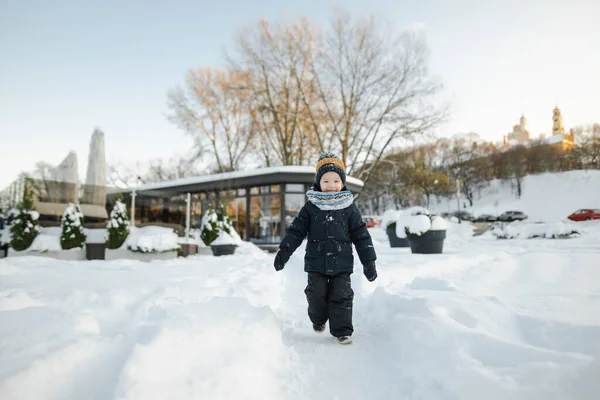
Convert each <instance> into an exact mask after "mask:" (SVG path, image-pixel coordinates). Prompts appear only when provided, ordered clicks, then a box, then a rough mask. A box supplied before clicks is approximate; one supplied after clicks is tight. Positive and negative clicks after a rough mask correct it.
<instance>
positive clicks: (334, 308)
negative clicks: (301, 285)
mask: <svg viewBox="0 0 600 400" xmlns="http://www.w3.org/2000/svg"><path fill="white" fill-rule="evenodd" d="M304 293H306V300H308V316H309V318H310V320H311V322H312V323H313V324H315V325H323V324H325V322H327V320H328V319H329V332H331V334H332V335H333V336H350V335H352V332H354V328H353V326H352V301H353V300H354V292H353V291H352V286H351V285H350V274H342V275H336V276H327V275H323V274H319V273H317V272H309V273H308V285H307V286H306V289H305V290H304Z"/></svg>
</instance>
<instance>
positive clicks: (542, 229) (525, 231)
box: [491, 222, 582, 239]
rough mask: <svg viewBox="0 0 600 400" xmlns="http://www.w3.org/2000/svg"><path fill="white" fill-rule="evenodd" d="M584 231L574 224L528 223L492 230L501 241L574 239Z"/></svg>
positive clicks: (513, 224)
mask: <svg viewBox="0 0 600 400" xmlns="http://www.w3.org/2000/svg"><path fill="white" fill-rule="evenodd" d="M581 233H582V229H581V228H578V227H577V226H575V225H574V224H572V223H565V222H550V223H537V224H536V223H528V222H515V223H512V224H507V225H504V226H500V227H495V228H493V229H492V230H491V234H492V235H494V236H496V237H497V238H501V239H516V238H522V239H532V238H545V239H558V238H566V237H572V236H573V235H577V234H581Z"/></svg>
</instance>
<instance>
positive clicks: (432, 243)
mask: <svg viewBox="0 0 600 400" xmlns="http://www.w3.org/2000/svg"><path fill="white" fill-rule="evenodd" d="M447 229H448V224H447V222H446V220H444V219H443V218H442V217H440V216H437V215H435V216H432V215H431V213H430V212H429V211H428V210H427V209H425V208H423V207H413V208H411V209H408V210H405V211H404V213H402V215H401V216H400V218H399V219H398V220H397V221H396V234H397V235H398V236H399V237H400V236H403V237H406V238H407V239H408V242H409V244H410V250H411V252H412V253H415V254H441V253H442V252H443V249H444V239H446V230H447Z"/></svg>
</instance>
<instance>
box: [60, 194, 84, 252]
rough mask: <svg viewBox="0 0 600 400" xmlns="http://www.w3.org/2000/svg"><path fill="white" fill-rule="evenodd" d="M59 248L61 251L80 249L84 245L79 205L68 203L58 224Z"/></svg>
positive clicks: (81, 215)
mask: <svg viewBox="0 0 600 400" xmlns="http://www.w3.org/2000/svg"><path fill="white" fill-rule="evenodd" d="M60 225H61V227H62V232H61V234H60V247H62V249H63V250H69V249H74V248H76V247H82V248H83V245H84V244H85V239H86V235H85V231H84V230H83V213H82V212H81V208H80V207H79V204H73V203H69V206H68V207H67V208H66V209H65V211H64V212H63V215H62V220H61V223H60Z"/></svg>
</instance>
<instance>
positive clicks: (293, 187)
mask: <svg viewBox="0 0 600 400" xmlns="http://www.w3.org/2000/svg"><path fill="white" fill-rule="evenodd" d="M285 191H286V192H288V193H289V192H299V193H304V192H305V190H304V184H302V183H287V184H286V185H285Z"/></svg>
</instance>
